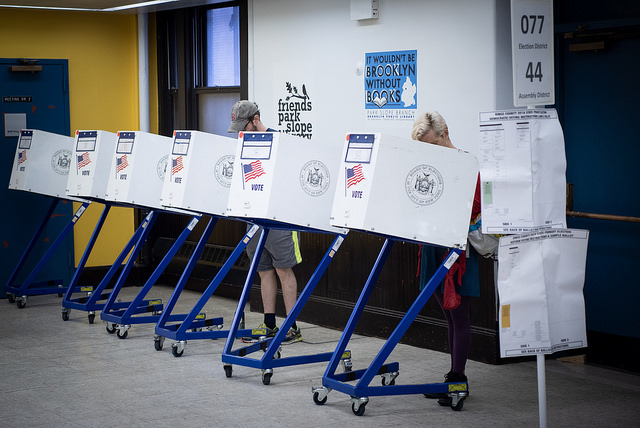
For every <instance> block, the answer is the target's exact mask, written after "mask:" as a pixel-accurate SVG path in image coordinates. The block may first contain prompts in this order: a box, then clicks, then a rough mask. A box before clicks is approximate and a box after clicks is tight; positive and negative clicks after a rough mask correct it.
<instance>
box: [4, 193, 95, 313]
mask: <svg viewBox="0 0 640 428" xmlns="http://www.w3.org/2000/svg"><path fill="white" fill-rule="evenodd" d="M60 201H61V199H59V198H55V199H54V200H53V202H52V203H51V205H50V207H49V210H48V211H47V214H46V215H45V217H44V218H43V220H42V222H41V223H40V226H39V227H38V229H37V230H36V232H35V234H34V235H33V237H32V238H31V242H30V243H29V245H28V246H27V249H26V250H25V252H24V254H23V255H22V257H21V258H20V261H19V262H18V264H17V265H16V267H15V269H14V270H13V273H12V274H11V276H10V277H9V280H8V281H7V283H6V285H5V291H6V293H7V297H8V299H9V302H10V303H13V302H16V304H17V306H18V308H20V309H22V308H24V307H25V306H26V304H27V296H39V295H44V294H62V293H64V292H65V290H66V287H64V286H62V280H51V281H44V282H34V280H35V278H36V276H37V275H38V273H40V271H41V270H42V268H43V267H44V266H45V264H46V263H47V262H48V261H49V259H50V258H51V256H52V255H53V253H54V252H55V251H56V250H57V249H58V247H59V246H60V245H61V244H62V242H63V240H64V239H65V238H66V236H67V234H68V233H69V232H71V230H72V229H73V226H75V224H76V222H77V221H78V220H79V219H80V217H81V216H82V214H84V212H85V211H86V209H87V206H89V204H90V203H91V202H89V201H85V202H82V205H81V206H80V207H79V208H78V209H77V210H76V212H75V214H74V215H73V217H72V218H71V220H69V222H68V223H67V224H66V226H65V227H64V228H63V229H62V231H61V232H60V234H59V235H58V237H57V238H56V240H55V241H53V243H52V244H51V246H50V247H49V248H48V249H47V251H46V252H45V253H44V255H43V256H42V258H41V259H40V261H39V262H38V263H37V264H36V266H35V267H34V268H33V269H32V270H31V272H30V273H29V275H27V277H26V279H25V280H24V282H23V283H22V284H20V285H15V284H14V282H15V280H16V278H17V277H18V274H19V273H20V271H21V270H22V268H23V266H24V263H25V262H26V260H27V258H28V257H29V255H30V254H31V251H32V250H33V248H34V246H35V244H36V242H37V241H38V238H39V237H40V235H41V234H42V232H43V231H44V228H45V226H46V225H47V222H48V221H49V219H50V218H51V214H52V213H53V211H54V210H55V208H56V205H58V203H59V202H60Z"/></svg>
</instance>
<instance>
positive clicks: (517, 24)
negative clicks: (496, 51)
mask: <svg viewBox="0 0 640 428" xmlns="http://www.w3.org/2000/svg"><path fill="white" fill-rule="evenodd" d="M511 43H512V45H511V50H512V56H513V105H514V106H515V107H526V106H541V105H551V104H554V103H555V88H554V63H553V1H552V0H511Z"/></svg>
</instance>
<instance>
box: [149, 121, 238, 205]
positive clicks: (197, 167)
mask: <svg viewBox="0 0 640 428" xmlns="http://www.w3.org/2000/svg"><path fill="white" fill-rule="evenodd" d="M236 143H237V140H236V139H235V138H229V137H222V136H220V135H214V134H208V133H205V132H200V131H175V132H174V138H173V142H172V145H171V147H170V149H169V150H168V151H167V153H170V155H169V160H168V165H167V171H166V173H165V177H164V184H163V187H162V194H161V203H162V205H164V206H165V207H171V208H177V209H186V210H192V211H196V212H199V213H207V214H214V215H218V216H224V215H225V213H226V211H227V201H228V199H229V189H230V188H231V177H232V175H233V170H234V165H235V161H234V158H235V151H236Z"/></svg>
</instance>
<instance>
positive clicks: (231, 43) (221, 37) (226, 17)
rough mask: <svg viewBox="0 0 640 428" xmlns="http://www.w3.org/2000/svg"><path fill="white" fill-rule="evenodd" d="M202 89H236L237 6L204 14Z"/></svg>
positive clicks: (238, 59)
mask: <svg viewBox="0 0 640 428" xmlns="http://www.w3.org/2000/svg"><path fill="white" fill-rule="evenodd" d="M205 37H206V39H205V55H204V59H205V70H206V71H205V79H204V80H205V81H204V82H203V83H204V86H205V87H220V86H240V19H239V7H238V6H232V7H222V8H215V9H209V10H207V12H206V30H205Z"/></svg>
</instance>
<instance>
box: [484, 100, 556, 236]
mask: <svg viewBox="0 0 640 428" xmlns="http://www.w3.org/2000/svg"><path fill="white" fill-rule="evenodd" d="M479 137H480V138H479V156H478V158H479V161H480V178H481V182H482V193H481V194H482V232H484V233H494V234H514V233H526V232H530V231H533V230H536V229H539V228H566V227H567V220H566V177H565V172H566V157H565V151H564V135H563V133H562V127H561V126H560V122H559V121H558V114H557V112H556V111H555V109H526V110H525V109H522V110H506V111H493V112H483V113H480V117H479Z"/></svg>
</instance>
